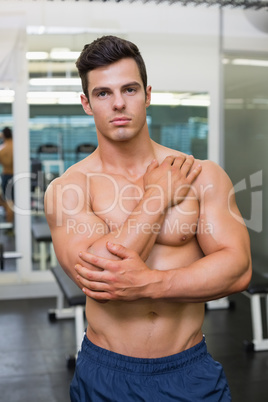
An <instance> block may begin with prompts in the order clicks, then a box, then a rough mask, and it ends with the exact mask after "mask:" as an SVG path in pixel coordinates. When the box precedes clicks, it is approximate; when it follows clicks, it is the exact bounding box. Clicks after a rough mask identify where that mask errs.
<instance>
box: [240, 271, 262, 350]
mask: <svg viewBox="0 0 268 402" xmlns="http://www.w3.org/2000/svg"><path fill="white" fill-rule="evenodd" d="M243 294H244V295H245V296H247V297H249V298H250V309H251V321H252V334H253V339H252V341H251V342H248V341H245V348H246V350H247V351H256V352H257V351H267V350H268V277H267V276H265V275H262V274H260V273H257V272H253V274H252V279H251V282H250V285H249V287H248V289H247V290H246V291H244V292H243ZM262 299H264V303H262ZM265 316H266V318H265ZM265 321H266V330H265V331H264V322H265ZM265 333H266V335H265ZM265 336H266V337H265Z"/></svg>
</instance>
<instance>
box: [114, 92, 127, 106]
mask: <svg viewBox="0 0 268 402" xmlns="http://www.w3.org/2000/svg"><path fill="white" fill-rule="evenodd" d="M125 107H126V105H125V100H124V97H123V95H122V93H121V92H118V93H115V94H114V104H113V109H114V110H123V109H124V108H125Z"/></svg>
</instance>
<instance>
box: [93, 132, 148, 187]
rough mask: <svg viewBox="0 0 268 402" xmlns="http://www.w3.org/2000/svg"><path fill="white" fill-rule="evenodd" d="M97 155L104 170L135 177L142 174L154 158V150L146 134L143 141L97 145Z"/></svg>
mask: <svg viewBox="0 0 268 402" xmlns="http://www.w3.org/2000/svg"><path fill="white" fill-rule="evenodd" d="M102 145H104V144H102ZM99 155H100V159H101V162H102V166H103V170H104V171H105V172H109V173H113V174H123V175H126V176H129V177H133V179H135V177H137V178H138V177H140V176H142V175H144V173H145V171H146V169H147V166H148V165H149V163H150V162H151V161H152V160H153V159H154V158H155V150H154V145H153V141H152V140H151V139H150V137H149V136H148V137H147V138H146V137H145V138H144V140H143V141H140V140H139V141H135V140H134V141H133V140H132V141H122V142H117V143H112V142H110V143H108V144H107V143H106V144H105V146H99Z"/></svg>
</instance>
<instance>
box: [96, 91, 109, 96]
mask: <svg viewBox="0 0 268 402" xmlns="http://www.w3.org/2000/svg"><path fill="white" fill-rule="evenodd" d="M106 95H107V91H101V92H99V93H98V95H97V96H98V97H99V98H104V97H105V96H106Z"/></svg>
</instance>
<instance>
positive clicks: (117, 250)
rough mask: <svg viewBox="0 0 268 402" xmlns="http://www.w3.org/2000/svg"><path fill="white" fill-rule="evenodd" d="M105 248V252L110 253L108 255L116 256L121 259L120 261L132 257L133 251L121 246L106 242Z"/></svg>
mask: <svg viewBox="0 0 268 402" xmlns="http://www.w3.org/2000/svg"><path fill="white" fill-rule="evenodd" d="M106 247H107V250H108V251H110V253H112V254H114V255H116V256H117V257H119V258H121V259H122V260H125V259H127V258H132V257H133V251H132V250H130V249H128V248H126V247H124V246H122V244H115V243H112V242H110V241H108V242H107V243H106Z"/></svg>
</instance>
